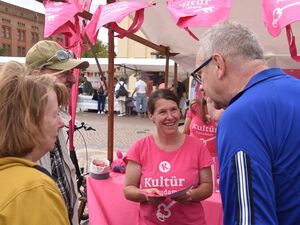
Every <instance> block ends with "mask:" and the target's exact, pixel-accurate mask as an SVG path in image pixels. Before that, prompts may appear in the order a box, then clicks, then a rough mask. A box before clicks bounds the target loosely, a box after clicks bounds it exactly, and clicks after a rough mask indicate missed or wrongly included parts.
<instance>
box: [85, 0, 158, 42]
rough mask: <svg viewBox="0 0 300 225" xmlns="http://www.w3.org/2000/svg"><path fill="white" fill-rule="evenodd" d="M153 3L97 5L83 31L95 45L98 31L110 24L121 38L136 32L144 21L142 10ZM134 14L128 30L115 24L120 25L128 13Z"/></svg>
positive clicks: (125, 2) (136, 2)
mask: <svg viewBox="0 0 300 225" xmlns="http://www.w3.org/2000/svg"><path fill="white" fill-rule="evenodd" d="M154 4H155V3H148V2H141V1H130V2H127V1H123V2H115V3H111V4H107V5H99V6H98V8H97V10H96V12H95V13H94V15H93V18H92V19H91V21H90V23H89V24H88V25H87V27H86V29H85V31H86V34H87V35H88V37H89V38H90V40H91V42H92V43H93V44H95V42H96V39H97V36H98V32H99V29H100V28H101V27H102V26H104V25H106V24H108V23H111V24H112V26H113V29H114V30H115V31H117V32H118V33H119V34H120V35H119V36H118V37H120V38H122V37H124V36H126V35H128V34H129V33H134V32H136V31H138V30H139V29H140V27H141V25H142V23H143V21H144V8H146V7H149V6H152V5H154ZM132 12H136V14H135V18H134V20H133V23H132V25H131V26H130V27H129V29H128V30H124V29H122V28H120V27H119V26H118V25H117V23H120V22H121V21H122V20H123V19H124V18H125V17H126V16H128V15H129V14H130V13H132Z"/></svg>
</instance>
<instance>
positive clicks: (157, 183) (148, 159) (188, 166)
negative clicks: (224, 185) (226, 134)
mask: <svg viewBox="0 0 300 225" xmlns="http://www.w3.org/2000/svg"><path fill="white" fill-rule="evenodd" d="M127 159H128V160H132V161H135V162H136V163H138V164H140V165H141V169H142V171H141V173H142V175H141V179H140V185H141V188H151V187H155V188H158V189H159V190H161V191H162V192H163V193H164V194H170V193H172V192H175V191H176V190H180V189H183V188H185V187H187V186H189V185H191V184H192V185H193V186H194V187H198V184H199V171H200V170H201V169H203V168H205V167H210V166H211V164H212V159H211V157H210V155H209V153H208V151H207V149H206V147H205V146H204V145H203V143H202V142H201V141H200V140H197V139H195V138H193V137H190V136H186V138H185V141H184V143H183V145H182V146H181V147H180V148H178V149H177V150H176V151H172V152H166V151H162V150H161V149H160V148H159V147H158V146H156V144H155V142H154V139H153V136H147V137H145V138H143V139H141V140H139V141H137V142H136V143H135V144H134V145H133V146H132V147H131V148H130V149H129V151H128V152H127ZM139 223H140V224H143V225H144V224H148V225H150V224H151V225H154V224H155V225H159V224H165V225H168V224H172V225H173V224H183V223H188V224H195V225H196V224H205V218H204V212H203V208H202V205H201V203H200V202H194V203H193V204H187V205H183V204H179V203H175V204H174V202H172V201H171V199H169V198H167V199H166V200H165V201H164V202H163V203H161V204H160V205H158V206H157V205H153V204H147V203H145V204H141V208H140V217H139Z"/></svg>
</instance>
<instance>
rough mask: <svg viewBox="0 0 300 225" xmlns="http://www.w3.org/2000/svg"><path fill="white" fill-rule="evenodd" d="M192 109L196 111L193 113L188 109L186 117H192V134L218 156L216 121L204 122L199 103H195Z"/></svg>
mask: <svg viewBox="0 0 300 225" xmlns="http://www.w3.org/2000/svg"><path fill="white" fill-rule="evenodd" d="M192 109H193V110H194V111H195V113H193V112H192V111H191V110H188V112H187V114H186V117H189V118H191V124H190V136H192V137H196V138H198V139H200V140H202V141H203V143H204V144H205V145H206V147H207V149H208V151H209V152H210V154H211V156H212V157H217V155H218V154H217V143H216V132H217V124H216V122H214V121H212V120H210V121H208V122H207V123H204V122H203V120H202V118H201V116H200V106H199V105H198V104H193V105H192Z"/></svg>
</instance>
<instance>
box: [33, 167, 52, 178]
mask: <svg viewBox="0 0 300 225" xmlns="http://www.w3.org/2000/svg"><path fill="white" fill-rule="evenodd" d="M33 168H34V169H37V170H38V171H41V172H42V173H44V174H46V175H47V176H49V177H51V179H53V177H52V176H51V174H50V173H49V171H48V170H46V169H45V168H44V167H41V166H40V165H34V166H33ZM53 180H54V179H53Z"/></svg>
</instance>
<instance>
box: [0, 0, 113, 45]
mask: <svg viewBox="0 0 300 225" xmlns="http://www.w3.org/2000/svg"><path fill="white" fill-rule="evenodd" d="M2 1H3V2H8V3H10V4H13V5H17V6H20V7H23V8H26V9H29V10H33V11H36V12H39V13H45V9H44V6H43V4H42V3H40V2H38V1H35V0H2ZM99 4H106V0H92V6H91V13H93V12H94V11H95V10H96V8H97V6H98V5H99ZM98 38H99V39H100V40H102V42H104V43H107V39H108V38H107V30H106V29H105V28H101V29H100V32H99V36H98Z"/></svg>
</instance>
